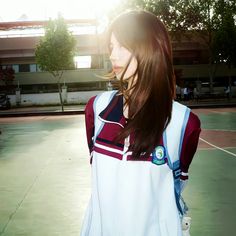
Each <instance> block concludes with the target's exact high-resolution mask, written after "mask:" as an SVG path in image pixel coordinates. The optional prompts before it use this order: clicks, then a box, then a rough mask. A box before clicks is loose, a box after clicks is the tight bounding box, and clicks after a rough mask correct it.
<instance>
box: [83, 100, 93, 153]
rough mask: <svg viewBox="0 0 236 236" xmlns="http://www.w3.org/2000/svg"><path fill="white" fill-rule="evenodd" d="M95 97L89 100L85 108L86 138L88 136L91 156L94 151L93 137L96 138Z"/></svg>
mask: <svg viewBox="0 0 236 236" xmlns="http://www.w3.org/2000/svg"><path fill="white" fill-rule="evenodd" d="M94 99H95V97H92V98H90V99H89V101H88V103H87V105H86V107H85V127H86V136H87V144H88V148H89V152H90V155H91V154H92V151H93V136H94V111H93V103H94Z"/></svg>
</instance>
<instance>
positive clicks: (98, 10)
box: [0, 0, 120, 21]
mask: <svg viewBox="0 0 236 236" xmlns="http://www.w3.org/2000/svg"><path fill="white" fill-rule="evenodd" d="M119 1H120V0H37V1H35V0H0V21H16V20H18V19H19V18H20V17H21V16H22V15H23V14H25V15H26V16H27V18H28V19H29V20H46V19H48V18H50V17H51V18H55V17H56V16H57V14H58V12H61V13H62V15H63V17H64V18H66V19H75V18H77V19H78V18H94V17H95V16H96V15H97V16H98V17H101V16H102V15H104V13H106V12H107V11H108V10H109V9H111V7H113V6H114V5H116V4H117V3H118V2H119Z"/></svg>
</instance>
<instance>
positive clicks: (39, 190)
mask: <svg viewBox="0 0 236 236" xmlns="http://www.w3.org/2000/svg"><path fill="white" fill-rule="evenodd" d="M195 113H197V114H198V115H199V117H200V119H201V121H202V128H203V131H202V134H201V141H200V143H199V149H198V151H197V153H196V156H195V158H194V160H193V163H192V166H191V169H190V180H189V185H188V187H187V189H186V191H185V193H184V196H185V200H186V201H187V202H188V205H189V207H190V215H191V217H192V218H193V221H192V226H191V236H222V235H235V221H236V217H235V212H236V204H235V199H236V185H235V181H236V172H235V167H236V122H235V120H236V109H235V108H226V109H197V110H195ZM0 129H1V131H2V134H1V135H0V235H1V236H14V235H26V236H42V235H43V236H54V235H61V236H71V235H72V236H73V235H77V236H78V235H79V232H80V228H81V223H82V218H83V215H84V210H85V208H86V205H87V203H88V200H89V195H90V166H89V162H88V159H89V156H88V151H87V146H86V140H85V129H84V116H83V115H73V116H37V117H15V118H1V119H0Z"/></svg>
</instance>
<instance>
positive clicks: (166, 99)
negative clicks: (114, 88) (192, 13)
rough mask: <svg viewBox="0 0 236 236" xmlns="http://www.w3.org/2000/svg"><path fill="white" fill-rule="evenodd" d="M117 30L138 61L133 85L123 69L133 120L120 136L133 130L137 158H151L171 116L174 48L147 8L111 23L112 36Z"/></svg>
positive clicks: (121, 83) (121, 84)
mask: <svg viewBox="0 0 236 236" xmlns="http://www.w3.org/2000/svg"><path fill="white" fill-rule="evenodd" d="M112 33H114V35H115V37H116V38H117V40H118V41H119V43H120V44H121V45H122V46H124V47H126V48H127V49H128V50H129V51H130V52H131V53H132V56H134V57H135V58H136V60H137V64H138V65H137V69H136V71H135V73H134V75H133V78H134V77H135V76H137V80H135V81H134V80H133V82H132V83H131V87H129V88H127V84H126V83H127V80H124V74H125V71H126V69H127V68H128V66H127V67H126V69H125V71H124V72H123V74H122V76H121V79H120V81H119V91H120V93H121V94H123V95H124V97H125V99H126V105H127V106H128V109H129V110H128V117H129V121H128V123H127V124H126V126H125V128H124V129H123V130H122V131H121V133H120V134H119V135H118V139H119V140H121V139H123V138H125V137H127V136H128V135H129V134H131V133H133V134H134V136H135V141H134V142H133V143H131V145H130V148H129V150H130V151H132V152H133V158H135V159H137V158H139V157H140V155H144V156H145V157H148V156H149V155H150V154H151V153H152V151H153V150H154V149H155V147H156V146H157V145H158V144H159V142H160V139H161V136H162V133H163V131H164V129H165V128H166V126H167V125H168V123H169V122H170V119H171V111H172V100H173V98H174V94H175V76H174V69H173V62H172V49H171V43H170V39H169V35H168V33H167V30H166V28H165V26H164V24H163V23H162V22H161V21H160V20H159V19H158V18H157V17H156V16H155V15H153V14H152V13H150V12H147V11H137V10H134V11H129V12H125V13H123V14H121V15H119V16H118V17H117V18H115V20H114V21H113V22H112V23H111V25H110V27H109V30H108V38H109V39H110V37H111V34H112Z"/></svg>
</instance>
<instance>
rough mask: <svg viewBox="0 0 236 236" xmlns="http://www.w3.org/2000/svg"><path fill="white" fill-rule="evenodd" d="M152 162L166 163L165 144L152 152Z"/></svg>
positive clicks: (157, 163)
mask: <svg viewBox="0 0 236 236" xmlns="http://www.w3.org/2000/svg"><path fill="white" fill-rule="evenodd" d="M152 163H154V164H156V165H163V164H165V163H166V151H165V148H164V147H163V146H157V147H156V148H155V150H154V151H153V153H152Z"/></svg>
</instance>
